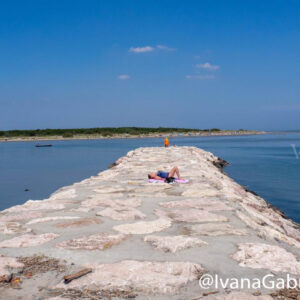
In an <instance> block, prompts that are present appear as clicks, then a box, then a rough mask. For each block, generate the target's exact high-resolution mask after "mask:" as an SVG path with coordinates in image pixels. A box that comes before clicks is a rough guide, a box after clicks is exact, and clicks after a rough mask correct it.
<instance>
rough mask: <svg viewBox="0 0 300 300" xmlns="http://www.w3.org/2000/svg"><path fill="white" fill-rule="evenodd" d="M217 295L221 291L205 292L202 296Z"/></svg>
mask: <svg viewBox="0 0 300 300" xmlns="http://www.w3.org/2000/svg"><path fill="white" fill-rule="evenodd" d="M217 293H219V291H211V292H204V293H203V294H202V295H203V296H209V295H214V294H217Z"/></svg>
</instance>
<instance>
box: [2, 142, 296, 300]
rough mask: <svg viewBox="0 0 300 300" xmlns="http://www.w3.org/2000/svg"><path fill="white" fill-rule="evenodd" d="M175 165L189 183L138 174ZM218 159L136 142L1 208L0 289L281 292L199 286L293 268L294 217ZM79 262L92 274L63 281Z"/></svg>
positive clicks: (34, 294) (120, 294)
mask: <svg viewBox="0 0 300 300" xmlns="http://www.w3.org/2000/svg"><path fill="white" fill-rule="evenodd" d="M174 165H176V166H178V168H179V170H180V172H181V175H182V177H183V178H186V179H188V180H189V182H188V183H187V184H183V183H174V184H167V183H163V182H162V183H160V182H159V183H149V182H148V179H147V174H148V173H150V172H155V171H157V170H164V171H168V170H170V169H171V168H172V167H173V166H174ZM222 165H223V161H222V160H220V159H218V158H217V157H215V156H214V155H213V154H212V153H209V152H206V151H203V150H201V149H198V148H194V147H171V148H139V149H136V150H134V151H131V152H129V153H128V154H127V155H126V156H124V157H122V158H120V159H119V160H118V161H117V162H116V163H115V166H114V167H112V168H111V169H108V170H106V171H104V172H101V173H99V174H98V176H95V177H91V178H88V179H86V180H83V181H81V182H79V183H74V184H73V185H71V186H68V187H64V188H61V189H59V190H58V191H57V192H55V193H54V194H52V195H51V196H50V198H48V199H45V200H36V201H32V200H29V201H27V202H26V203H25V204H23V205H18V206H14V207H11V208H8V209H6V210H4V211H2V212H1V213H0V298H1V299H14V300H15V299H53V300H58V299H128V298H135V299H189V300H192V299H215V300H229V299H230V300H234V299H236V300H242V299H249V300H252V299H253V300H255V299H257V300H264V299H265V300H268V299H280V298H276V297H278V294H279V292H278V291H277V290H281V291H280V293H282V295H284V293H290V295H291V291H286V290H283V288H280V287H277V288H272V289H268V288H265V287H263V286H262V287H261V288H259V289H255V288H253V286H250V287H248V286H247V285H246V287H244V288H242V287H239V286H234V285H231V286H226V288H224V287H222V286H221V285H220V284H218V285H217V286H216V285H215V284H213V285H212V286H210V287H209V288H208V289H205V288H204V287H201V286H200V285H199V278H201V276H203V274H209V276H212V277H213V278H216V275H217V276H218V277H219V278H221V279H223V281H225V280H226V279H229V280H231V279H233V278H237V279H238V280H240V279H242V278H246V279H249V281H251V282H254V281H255V280H256V279H255V278H258V279H262V278H263V277H264V276H266V275H270V276H272V278H270V279H273V281H276V280H277V279H278V280H279V279H280V278H286V276H287V274H289V275H290V276H292V277H294V278H299V275H300V262H299V261H298V259H299V254H300V249H299V248H300V230H299V226H298V224H295V223H293V222H292V221H291V220H289V219H287V218H286V217H285V216H284V215H283V214H282V213H281V212H280V211H279V210H277V209H276V208H274V207H272V206H271V205H269V204H268V203H267V202H266V201H265V200H263V199H262V198H260V197H259V196H257V195H255V194H253V193H251V192H249V191H246V190H245V188H243V187H242V186H240V185H239V184H237V183H236V182H235V181H233V180H232V179H231V178H229V177H228V176H227V175H226V174H225V173H224V172H223V170H222ZM84 268H91V269H92V272H91V273H89V274H86V275H84V276H82V277H80V278H77V279H74V280H73V281H71V282H70V283H68V284H65V283H64V280H63V277H64V276H65V275H70V274H72V273H76V272H78V271H80V270H82V269H84ZM203 282H204V281H203ZM229 283H230V282H229ZM231 283H232V284H233V282H231ZM294 296H295V298H292V297H294ZM297 296H298V294H297V293H294V294H293V296H291V298H288V297H286V298H281V299H297ZM283 297H285V296H283Z"/></svg>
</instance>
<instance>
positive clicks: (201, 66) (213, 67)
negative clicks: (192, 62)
mask: <svg viewBox="0 0 300 300" xmlns="http://www.w3.org/2000/svg"><path fill="white" fill-rule="evenodd" d="M196 68H199V69H205V70H209V71H214V70H218V69H220V66H217V65H212V64H210V63H209V62H206V63H204V64H197V65H196Z"/></svg>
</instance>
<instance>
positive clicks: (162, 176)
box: [148, 166, 182, 180]
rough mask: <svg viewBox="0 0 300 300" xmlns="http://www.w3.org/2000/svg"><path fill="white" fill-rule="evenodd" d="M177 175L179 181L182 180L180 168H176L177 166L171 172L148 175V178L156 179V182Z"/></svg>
mask: <svg viewBox="0 0 300 300" xmlns="http://www.w3.org/2000/svg"><path fill="white" fill-rule="evenodd" d="M175 174H176V175H177V178H178V179H182V178H181V177H180V174H179V170H178V167H176V166H175V167H173V168H172V169H171V171H170V172H163V171H158V172H156V173H151V174H148V178H149V179H156V180H165V179H166V178H168V177H174V175H175Z"/></svg>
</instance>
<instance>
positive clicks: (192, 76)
mask: <svg viewBox="0 0 300 300" xmlns="http://www.w3.org/2000/svg"><path fill="white" fill-rule="evenodd" d="M185 78H186V79H199V80H205V79H215V78H216V77H215V75H186V76H185Z"/></svg>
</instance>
